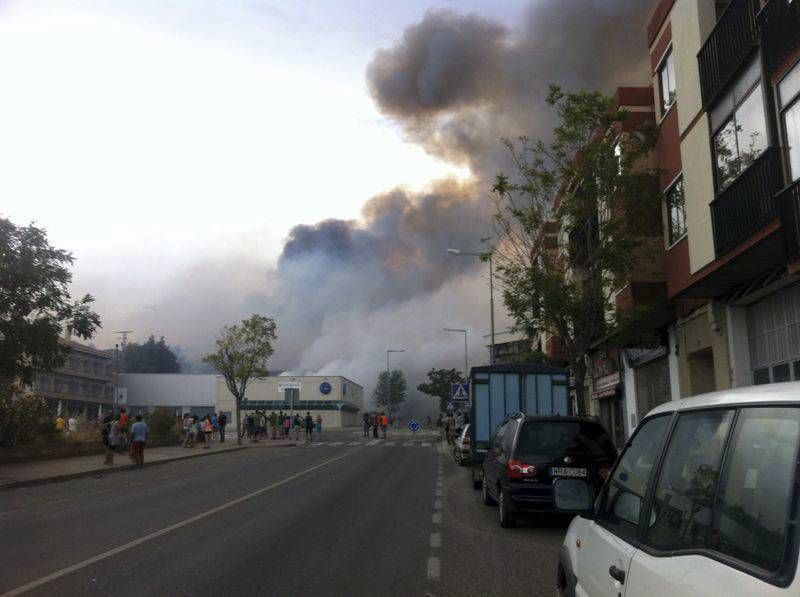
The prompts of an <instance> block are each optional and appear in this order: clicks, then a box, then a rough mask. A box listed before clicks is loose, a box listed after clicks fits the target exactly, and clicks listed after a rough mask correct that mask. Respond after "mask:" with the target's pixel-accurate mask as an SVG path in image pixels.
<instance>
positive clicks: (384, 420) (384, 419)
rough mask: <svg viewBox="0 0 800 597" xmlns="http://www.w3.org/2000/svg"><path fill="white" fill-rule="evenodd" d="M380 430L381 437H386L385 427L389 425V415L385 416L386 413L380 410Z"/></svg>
mask: <svg viewBox="0 0 800 597" xmlns="http://www.w3.org/2000/svg"><path fill="white" fill-rule="evenodd" d="M380 423H381V432H382V433H383V439H386V429H387V428H388V427H389V417H387V416H386V413H384V412H382V411H381V418H380Z"/></svg>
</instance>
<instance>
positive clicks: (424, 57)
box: [367, 0, 652, 177]
mask: <svg viewBox="0 0 800 597" xmlns="http://www.w3.org/2000/svg"><path fill="white" fill-rule="evenodd" d="M651 5H652V3H651V2H647V1H644V0H536V1H534V2H532V3H531V4H530V6H529V8H528V10H527V11H526V15H525V20H524V23H522V25H521V27H520V28H519V29H510V28H507V27H505V26H502V25H500V24H498V23H496V22H493V21H491V20H490V19H486V18H483V17H479V16H476V15H460V14H457V13H455V12H453V11H450V10H437V11H430V12H428V13H427V14H426V15H425V17H424V18H423V19H422V21H420V22H419V23H417V24H414V25H411V26H410V27H408V28H407V29H406V31H405V33H404V34H403V37H402V39H401V40H400V41H399V42H398V43H397V44H396V45H395V46H393V47H391V48H389V49H385V50H381V51H379V52H377V53H376V55H375V58H374V59H373V61H372V63H371V64H370V65H369V67H368V69H367V82H368V85H369V88H370V91H371V92H372V95H373V97H374V99H375V101H376V102H377V104H378V106H379V107H380V109H381V110H382V111H383V112H384V113H385V114H386V115H388V116H390V117H391V118H393V119H395V120H396V121H398V122H399V123H401V124H402V125H403V127H404V129H405V131H406V133H407V135H408V136H409V138H411V139H412V140H414V141H416V142H418V143H421V144H422V146H423V147H425V149H426V150H427V151H429V152H430V153H431V154H433V155H436V156H440V157H443V158H445V159H447V160H451V161H454V162H458V163H462V164H467V165H469V166H470V167H471V168H472V170H473V172H474V173H476V175H478V176H482V177H491V176H493V175H494V174H496V172H497V169H498V168H505V167H506V166H507V164H506V161H505V158H506V157H507V156H506V154H505V152H504V150H503V149H502V147H501V146H500V144H499V142H498V141H499V139H500V138H516V137H518V136H520V135H527V136H531V137H535V138H541V137H547V136H548V135H549V133H550V131H551V129H552V124H553V122H552V113H551V112H550V111H549V110H548V109H547V107H546V105H545V103H544V97H545V94H546V92H547V88H548V86H549V84H550V83H557V84H560V85H562V86H563V87H565V88H567V89H578V88H585V89H598V90H600V91H603V92H605V93H612V92H613V91H614V89H615V88H616V87H617V86H620V85H647V84H648V83H649V81H648V74H647V49H646V45H645V37H644V28H645V22H646V18H647V16H648V14H649V12H650V11H651V10H652V6H651Z"/></svg>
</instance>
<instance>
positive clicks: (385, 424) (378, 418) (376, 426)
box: [362, 411, 389, 439]
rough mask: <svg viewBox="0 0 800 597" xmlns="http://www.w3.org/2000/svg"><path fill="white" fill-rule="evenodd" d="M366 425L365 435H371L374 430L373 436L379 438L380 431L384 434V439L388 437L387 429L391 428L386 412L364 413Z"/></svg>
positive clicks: (363, 419)
mask: <svg viewBox="0 0 800 597" xmlns="http://www.w3.org/2000/svg"><path fill="white" fill-rule="evenodd" d="M362 421H363V425H364V437H369V436H370V430H372V437H374V438H376V439H377V438H378V437H379V436H378V431H379V430H380V432H381V433H382V434H383V439H386V430H387V429H388V428H389V417H388V416H386V413H384V412H382V411H381V412H380V413H378V412H374V413H372V414H370V413H364V416H363V418H362Z"/></svg>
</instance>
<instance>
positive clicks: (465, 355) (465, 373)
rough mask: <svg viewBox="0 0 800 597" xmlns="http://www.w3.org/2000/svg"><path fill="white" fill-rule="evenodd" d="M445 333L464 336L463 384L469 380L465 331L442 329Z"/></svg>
mask: <svg viewBox="0 0 800 597" xmlns="http://www.w3.org/2000/svg"><path fill="white" fill-rule="evenodd" d="M443 329H444V331H445V332H460V333H462V334H464V383H466V382H467V380H468V379H469V361H468V360H467V330H460V329H458V328H443Z"/></svg>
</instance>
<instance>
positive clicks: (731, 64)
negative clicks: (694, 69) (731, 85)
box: [697, 0, 760, 106]
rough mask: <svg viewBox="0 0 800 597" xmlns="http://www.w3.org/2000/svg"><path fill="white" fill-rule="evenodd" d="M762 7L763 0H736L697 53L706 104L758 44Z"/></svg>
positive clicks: (701, 86) (701, 88) (706, 104)
mask: <svg viewBox="0 0 800 597" xmlns="http://www.w3.org/2000/svg"><path fill="white" fill-rule="evenodd" d="M759 8H760V6H759V0H733V1H732V2H731V3H730V5H729V6H728V8H727V9H726V10H725V12H724V13H723V14H722V16H721V17H720V19H719V21H717V24H716V26H715V27H714V30H713V31H712V32H711V35H709V36H708V39H707V40H706V42H705V43H704V44H703V47H702V48H701V49H700V52H699V53H698V54H697V61H698V64H699V67H700V91H701V93H702V95H703V105H704V106H708V105H709V104H710V103H711V102H713V101H714V98H715V97H716V96H717V94H718V93H719V92H720V91H722V89H723V88H724V87H725V86H726V85H727V84H728V81H729V80H730V79H731V77H732V76H733V75H734V74H735V73H736V71H737V70H738V69H739V67H740V66H741V64H742V62H743V61H744V59H745V58H747V56H748V55H749V54H750V51H751V50H752V49H753V47H754V46H755V45H756V42H757V41H758V35H759V28H758V25H757V23H756V14H757V13H758V11H759Z"/></svg>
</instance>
